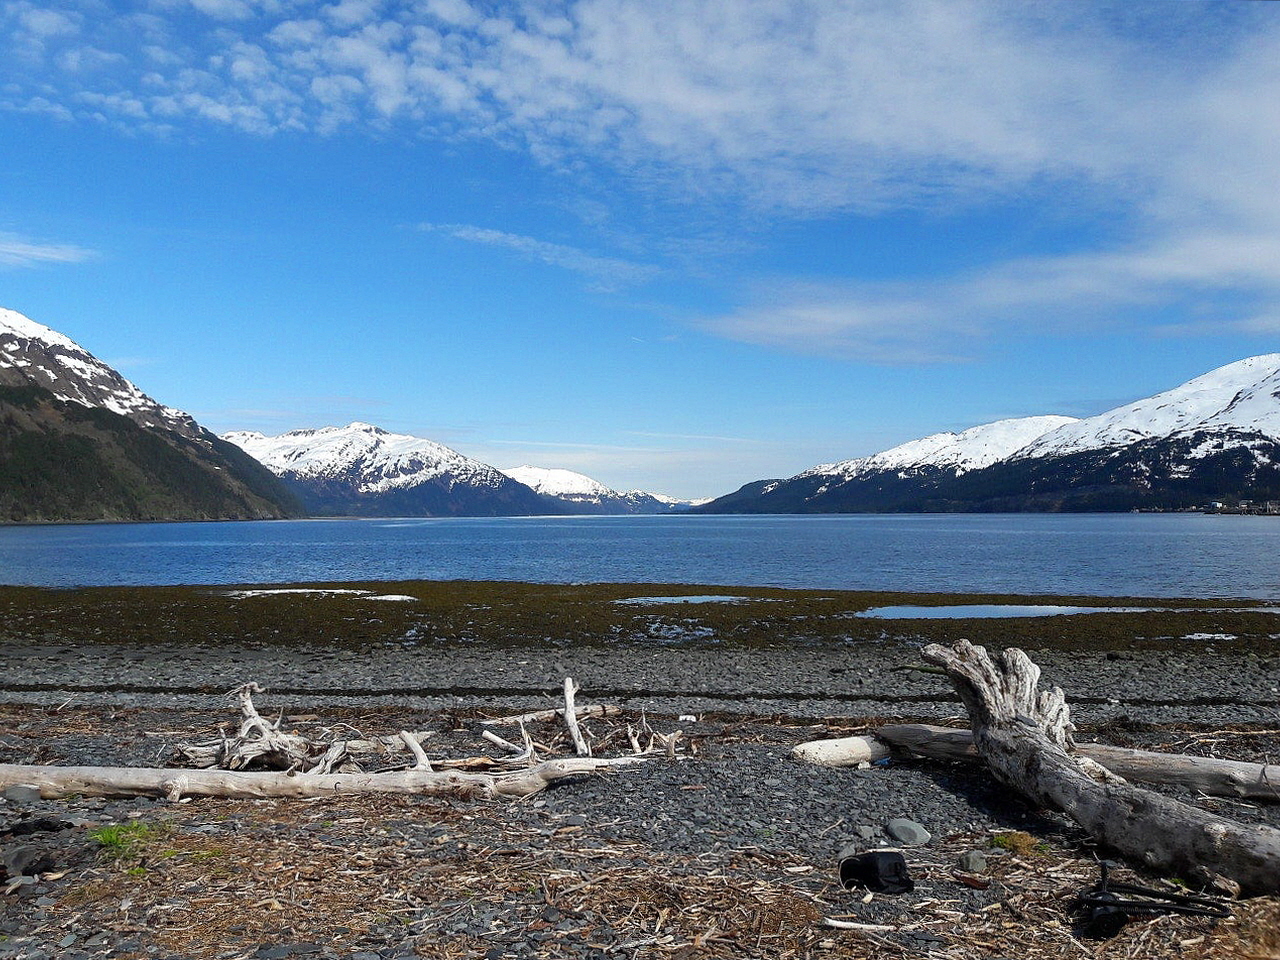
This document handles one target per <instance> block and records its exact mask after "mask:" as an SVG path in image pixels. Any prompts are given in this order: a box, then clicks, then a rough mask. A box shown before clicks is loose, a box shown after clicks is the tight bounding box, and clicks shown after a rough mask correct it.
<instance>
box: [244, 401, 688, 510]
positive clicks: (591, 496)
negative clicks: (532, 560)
mask: <svg viewBox="0 0 1280 960" xmlns="http://www.w3.org/2000/svg"><path fill="white" fill-rule="evenodd" d="M223 439H224V440H227V441H229V442H231V443H234V444H236V445H237V446H239V447H240V448H241V449H243V450H244V451H245V452H246V453H248V454H249V455H250V456H252V457H254V458H255V459H257V460H258V461H259V462H261V463H262V464H263V465H265V466H266V467H267V468H268V469H269V470H271V471H272V472H273V473H275V474H276V475H277V476H278V477H280V478H281V479H282V480H283V481H284V482H285V483H286V484H288V485H289V487H290V488H291V489H292V490H293V491H294V492H295V493H296V494H297V496H298V497H299V499H301V501H302V503H303V504H304V505H305V506H306V508H307V509H308V511H310V512H311V513H313V514H315V515H318V516H383V517H388V516H401V517H405V516H409V517H420V516H426V517H451V516H467V517H502V516H534V515H539V514H553V515H554V514H586V513H598V514H618V513H669V512H671V511H672V510H675V509H678V508H680V507H681V506H687V505H688V504H685V503H683V502H682V501H678V500H674V499H672V498H670V497H663V496H661V495H659V494H650V493H644V492H642V491H632V492H630V493H619V492H618V491H616V490H611V489H609V488H608V487H606V486H605V485H604V484H602V483H599V482H598V481H596V480H592V479H591V478H590V477H586V476H583V475H582V474H580V473H573V472H571V471H569V470H555V469H547V468H544V467H530V466H523V467H516V468H514V469H512V470H507V471H502V470H498V469H497V468H495V467H491V466H489V465H488V464H486V463H481V462H480V461H479V460H473V459H471V458H470V457H467V456H464V455H463V454H461V453H458V452H457V451H456V450H451V449H450V448H449V447H446V446H444V445H443V444H439V443H436V442H434V441H432V440H425V439H423V438H421V437H413V436H408V435H406V434H401V433H390V432H388V431H386V430H383V429H381V428H380V427H376V426H373V425H372V424H368V423H359V422H357V423H351V424H348V425H347V426H345V427H321V428H319V429H316V430H290V431H289V432H288V433H284V434H281V435H280V436H276V437H268V436H265V435H263V434H261V433H256V432H251V431H240V432H234V433H227V434H223Z"/></svg>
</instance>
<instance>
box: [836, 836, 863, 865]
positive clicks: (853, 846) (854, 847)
mask: <svg viewBox="0 0 1280 960" xmlns="http://www.w3.org/2000/svg"><path fill="white" fill-rule="evenodd" d="M862 847H863V845H862V844H861V843H859V842H858V841H857V840H853V841H851V842H849V843H846V844H845V845H844V846H843V847H841V848H840V852H839V853H837V854H836V863H839V862H840V861H841V860H848V859H849V858H850V857H856V856H857V855H858V854H860V853H861V852H862Z"/></svg>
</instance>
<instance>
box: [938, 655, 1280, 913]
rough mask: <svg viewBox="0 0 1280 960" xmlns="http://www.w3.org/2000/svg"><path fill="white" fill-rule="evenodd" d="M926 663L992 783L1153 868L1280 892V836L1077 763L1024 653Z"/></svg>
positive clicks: (1065, 723)
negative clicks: (968, 726) (950, 688)
mask: <svg viewBox="0 0 1280 960" xmlns="http://www.w3.org/2000/svg"><path fill="white" fill-rule="evenodd" d="M922 655H923V656H924V659H925V660H927V661H928V662H929V663H933V664H937V665H938V666H941V667H943V668H944V669H945V670H946V671H947V676H948V677H949V678H950V679H951V682H952V684H953V685H954V686H955V688H956V692H957V693H959V695H960V699H961V700H963V701H964V705H965V707H966V709H967V710H968V712H969V720H970V722H971V723H972V725H973V740H974V745H975V746H976V747H977V750H978V753H979V754H980V755H981V756H982V758H983V759H984V760H985V761H986V763H987V765H988V766H989V767H990V768H991V771H992V773H994V774H995V776H996V777H997V778H998V779H1000V780H1001V781H1003V782H1004V783H1006V784H1008V785H1009V786H1010V787H1012V788H1014V789H1015V790H1017V791H1018V792H1019V793H1021V794H1023V795H1025V796H1026V797H1028V798H1030V799H1031V800H1032V801H1034V802H1036V803H1039V804H1043V805H1045V806H1049V807H1053V808H1056V809H1058V810H1061V811H1063V812H1064V813H1066V814H1067V815H1068V816H1069V817H1071V819H1073V820H1075V821H1076V823H1078V824H1080V826H1081V827H1083V828H1084V829H1085V830H1086V831H1088V832H1089V833H1090V834H1091V835H1092V836H1093V837H1094V838H1095V839H1096V840H1098V841H1099V842H1100V843H1102V844H1104V845H1105V846H1107V847H1110V848H1111V849H1114V850H1116V851H1119V852H1120V853H1122V854H1124V855H1126V856H1130V857H1134V858H1135V859H1138V860H1141V861H1142V862H1144V863H1146V864H1147V865H1149V866H1151V867H1154V868H1157V869H1165V870H1172V871H1175V872H1177V873H1180V874H1183V875H1186V876H1189V877H1191V878H1193V879H1195V880H1197V881H1200V882H1218V883H1220V884H1222V885H1225V886H1227V887H1230V888H1232V889H1234V890H1236V891H1239V892H1243V893H1249V894H1261V893H1274V892H1276V891H1278V890H1280V830H1277V829H1275V828H1273V827H1262V826H1256V827H1255V826H1246V825H1244V824H1240V823H1236V822H1235V821H1232V820H1227V819H1226V818H1224V817H1219V816H1215V815H1214V814H1211V813H1208V812H1206V811H1204V810H1200V809H1198V808H1196V807H1193V806H1190V805H1188V804H1185V803H1180V802H1178V801H1176V800H1171V799H1169V798H1168V797H1164V796H1161V795H1160V794H1157V793H1152V792H1151V791H1149V790H1143V789H1140V788H1138V787H1134V786H1132V785H1131V784H1129V783H1128V782H1127V781H1126V780H1123V779H1121V778H1120V777H1117V776H1116V775H1115V774H1113V773H1110V772H1108V771H1107V770H1106V769H1105V768H1104V767H1102V766H1101V765H1100V764H1098V763H1097V762H1095V761H1093V760H1090V759H1089V758H1087V757H1083V756H1079V755H1073V754H1071V753H1070V752H1069V751H1070V750H1071V749H1072V748H1073V747H1074V743H1073V742H1072V738H1071V732H1072V727H1071V722H1070V712H1069V710H1068V708H1067V704H1066V700H1065V699H1064V697H1063V694H1062V691H1061V690H1060V689H1059V688H1057V687H1055V688H1053V690H1050V691H1040V690H1039V689H1038V684H1039V680H1040V668H1039V667H1037V666H1036V665H1035V664H1034V663H1032V662H1031V659H1030V658H1029V657H1028V656H1027V655H1026V654H1025V653H1023V652H1022V651H1021V650H1016V649H1009V650H1005V651H1004V652H1003V653H1002V654H1001V655H1000V656H999V657H998V658H993V657H991V656H989V655H988V654H987V651H986V650H985V649H984V648H982V647H980V646H975V645H974V644H971V643H970V642H969V641H967V640H959V641H957V642H956V643H955V644H954V645H953V646H951V647H944V646H942V645H941V644H936V643H931V644H929V645H928V646H926V647H925V648H924V650H923V651H922Z"/></svg>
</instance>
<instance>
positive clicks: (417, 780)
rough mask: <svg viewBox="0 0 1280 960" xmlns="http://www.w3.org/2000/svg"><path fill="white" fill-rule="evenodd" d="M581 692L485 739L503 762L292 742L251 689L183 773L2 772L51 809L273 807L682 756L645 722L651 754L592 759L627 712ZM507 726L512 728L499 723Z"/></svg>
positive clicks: (463, 792)
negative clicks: (147, 800) (542, 739)
mask: <svg viewBox="0 0 1280 960" xmlns="http://www.w3.org/2000/svg"><path fill="white" fill-rule="evenodd" d="M577 691H578V687H577V685H576V684H575V683H574V682H573V680H572V679H568V678H567V679H566V680H565V684H564V693H565V708H564V709H563V710H562V711H551V712H550V714H530V715H525V716H520V717H514V718H507V719H509V720H513V721H515V723H516V724H517V725H518V726H519V729H520V733H521V738H522V740H523V746H517V745H516V744H514V743H512V742H510V741H509V740H506V739H505V738H503V737H501V736H499V735H498V734H496V733H494V732H493V731H491V730H485V731H484V733H483V736H484V738H485V739H486V740H487V741H488V742H490V743H493V744H495V745H496V746H499V747H501V748H502V749H504V750H505V751H506V755H505V756H502V757H496V758H494V757H488V756H473V757H464V758H456V759H450V758H439V759H437V760H436V761H434V762H433V761H432V760H431V758H430V757H428V755H427V753H426V750H425V749H424V748H423V746H422V744H423V743H424V741H426V740H428V739H429V738H430V736H431V733H430V732H429V731H422V732H416V733H414V732H410V731H407V730H401V731H400V732H398V733H397V734H394V735H391V736H383V737H374V738H363V737H361V738H356V739H339V738H331V739H327V740H311V739H308V738H307V737H304V736H302V735H300V734H298V733H291V732H286V731H284V730H282V729H281V724H282V722H283V714H281V716H280V717H279V718H277V719H276V720H275V721H274V722H272V721H268V720H266V719H264V718H263V717H262V716H261V714H259V712H258V710H257V708H256V707H255V706H254V703H253V695H254V694H255V693H261V692H262V688H261V687H259V686H258V685H257V684H256V683H246V684H242V685H241V686H239V687H237V688H236V689H235V690H233V691H232V696H233V697H235V699H236V700H237V702H238V703H239V708H240V715H241V719H240V724H239V729H238V731H237V732H236V734H235V735H234V736H227V734H226V732H225V731H223V732H222V735H221V736H220V737H219V739H218V740H216V741H213V742H210V743H203V744H192V743H184V744H182V745H180V746H179V747H178V748H177V750H176V756H177V758H178V760H179V762H181V763H183V764H185V765H186V766H184V767H183V768H181V769H172V768H154V767H45V766H30V765H19V764H0V789H3V788H5V787H7V786H11V785H15V784H24V785H28V786H32V787H36V788H38V789H39V790H40V794H41V796H42V797H44V798H46V799H58V798H64V797H68V796H73V795H85V796H155V795H160V796H165V797H168V798H169V799H170V800H174V801H176V800H179V799H180V798H182V797H184V796H213V797H241V798H268V797H323V796H334V795H340V794H355V793H410V794H424V795H453V796H461V797H489V798H493V797H525V796H529V795H530V794H533V793H537V792H539V791H540V790H543V789H544V788H546V787H547V786H549V785H550V784H552V783H554V782H556V781H558V780H563V779H566V778H569V777H577V776H582V775H584V774H593V773H599V772H601V771H604V770H609V769H613V768H616V767H622V766H627V765H630V764H634V763H637V762H639V761H642V760H644V759H646V758H648V757H649V756H651V755H653V754H656V753H665V754H666V755H667V756H671V757H674V756H675V748H676V743H677V741H678V740H679V737H680V731H678V730H677V731H676V732H675V733H673V734H670V735H663V734H658V733H656V732H654V731H652V730H649V728H648V724H647V721H644V720H643V719H642V721H641V723H642V728H643V729H645V730H647V731H648V733H649V744H648V746H647V747H642V746H641V745H640V744H639V738H638V736H637V734H636V732H635V730H634V728H632V727H630V726H628V738H629V740H630V742H631V743H632V745H633V749H632V752H631V753H630V754H625V755H622V756H618V757H613V758H604V757H597V756H592V755H591V754H592V749H591V748H590V746H588V744H587V736H588V734H587V732H586V728H585V726H584V725H583V724H582V723H581V722H580V720H581V719H582V718H584V717H587V716H609V715H616V714H617V713H619V712H620V711H618V710H617V708H616V707H613V708H611V707H599V706H589V707H585V708H581V709H579V708H576V707H575V705H574V702H573V698H574V695H575V694H576V693H577ZM542 717H546V718H547V719H552V720H554V719H556V718H562V719H563V720H564V722H565V727H566V730H567V731H568V733H569V735H570V737H571V738H572V740H573V744H574V746H575V749H576V752H577V756H572V757H561V758H552V759H545V760H540V759H539V756H538V749H539V746H541V750H542V753H544V754H546V753H553V752H555V747H552V746H547V745H545V744H543V745H539V744H538V743H537V742H536V741H534V739H533V738H532V737H531V735H530V734H529V732H528V730H527V728H526V724H527V722H533V721H536V720H538V719H540V718H542ZM501 722H504V721H503V720H501V719H500V720H498V721H494V723H501ZM609 739H612V737H611V736H610V737H605V738H601V740H600V741H599V742H600V743H605V742H607V741H608V740H609ZM406 752H407V753H408V754H409V757H410V759H409V760H407V761H399V762H398V767H399V768H398V769H381V770H377V771H369V770H366V769H365V766H366V764H368V763H370V762H376V763H379V764H381V763H385V762H387V760H388V759H391V758H394V757H395V755H397V754H403V753H406ZM393 762H394V761H393ZM215 768H216V769H215ZM478 770H484V771H486V772H478Z"/></svg>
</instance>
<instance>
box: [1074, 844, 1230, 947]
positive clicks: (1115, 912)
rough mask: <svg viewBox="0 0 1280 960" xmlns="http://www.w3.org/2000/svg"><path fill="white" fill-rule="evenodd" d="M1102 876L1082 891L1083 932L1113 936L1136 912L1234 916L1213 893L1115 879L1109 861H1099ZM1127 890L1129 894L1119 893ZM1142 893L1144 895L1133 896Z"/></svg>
mask: <svg viewBox="0 0 1280 960" xmlns="http://www.w3.org/2000/svg"><path fill="white" fill-rule="evenodd" d="M1100 865H1101V867H1102V880H1101V882H1100V883H1098V885H1097V886H1095V887H1093V888H1092V889H1090V890H1087V891H1085V892H1084V893H1083V894H1081V895H1080V899H1079V901H1078V906H1077V909H1078V910H1079V911H1081V912H1083V913H1084V914H1085V919H1084V934H1085V936H1090V937H1099V938H1106V937H1113V936H1115V935H1116V934H1117V933H1118V932H1119V931H1120V928H1121V927H1123V926H1124V925H1125V924H1126V923H1128V922H1129V921H1130V920H1131V919H1133V917H1134V915H1139V916H1158V915H1160V914H1164V913H1181V914H1186V915H1188V916H1193V917H1217V918H1219V919H1221V918H1224V917H1229V916H1231V908H1230V907H1228V906H1227V905H1226V904H1225V903H1223V902H1222V901H1221V900H1218V899H1215V898H1212V897H1197V896H1192V895H1189V894H1182V893H1170V892H1168V891H1165V890H1156V889H1153V888H1152V887H1137V886H1134V885H1133V884H1131V883H1112V882H1111V877H1110V873H1109V869H1108V867H1109V864H1108V863H1107V861H1106V860H1102V861H1100ZM1119 894H1128V895H1129V898H1128V899H1126V898H1125V897H1121V896H1119ZM1135 897H1139V898H1141V899H1133V898H1135Z"/></svg>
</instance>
